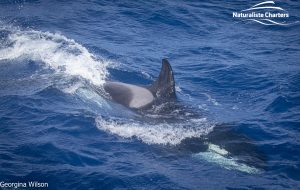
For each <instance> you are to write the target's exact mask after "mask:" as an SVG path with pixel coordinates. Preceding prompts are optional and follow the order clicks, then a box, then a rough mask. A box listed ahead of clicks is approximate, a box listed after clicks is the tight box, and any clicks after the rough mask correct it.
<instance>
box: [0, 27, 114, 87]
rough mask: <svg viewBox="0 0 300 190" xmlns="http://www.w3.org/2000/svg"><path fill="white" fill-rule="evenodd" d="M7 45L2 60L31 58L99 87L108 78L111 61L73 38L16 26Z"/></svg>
mask: <svg viewBox="0 0 300 190" xmlns="http://www.w3.org/2000/svg"><path fill="white" fill-rule="evenodd" d="M1 30H5V31H7V30H8V31H9V35H8V37H7V39H6V43H5V44H7V45H6V46H5V47H2V49H0V60H14V59H23V58H24V59H29V60H33V61H41V62H43V64H44V66H47V67H49V68H51V69H54V70H55V71H57V72H63V73H65V74H68V75H72V76H80V77H82V78H84V79H87V80H88V81H90V82H91V83H93V84H95V85H102V84H103V83H104V82H105V79H106V77H107V75H108V71H107V69H106V67H107V66H108V64H110V62H109V61H106V60H104V59H100V58H98V59H97V58H96V57H95V56H94V55H93V54H92V53H90V52H89V51H88V50H87V49H86V48H85V47H83V46H82V45H80V44H79V43H76V42H75V41H74V40H73V39H68V38H66V37H65V36H63V35H61V34H57V33H50V32H41V31H35V30H28V31H22V30H19V29H15V28H12V27H7V28H1Z"/></svg>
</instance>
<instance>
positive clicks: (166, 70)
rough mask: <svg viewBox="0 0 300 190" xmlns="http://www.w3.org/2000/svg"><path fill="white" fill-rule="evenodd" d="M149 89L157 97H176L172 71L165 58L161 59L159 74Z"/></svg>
mask: <svg viewBox="0 0 300 190" xmlns="http://www.w3.org/2000/svg"><path fill="white" fill-rule="evenodd" d="M149 90H150V91H151V92H152V93H153V94H154V95H155V96H156V97H158V98H176V94H175V81H174V76H173V71H172V67H171V65H170V63H169V61H168V60H167V59H163V60H162V66H161V70H160V73H159V76H158V78H157V79H156V81H155V82H154V83H153V84H152V85H151V86H150V87H149Z"/></svg>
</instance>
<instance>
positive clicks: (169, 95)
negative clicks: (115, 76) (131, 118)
mask: <svg viewBox="0 0 300 190" xmlns="http://www.w3.org/2000/svg"><path fill="white" fill-rule="evenodd" d="M104 90H105V92H106V93H108V94H109V96H110V97H111V99H112V100H113V101H115V102H117V103H119V104H122V105H123V106H126V107H129V108H134V109H142V108H146V107H148V106H150V105H152V104H153V103H155V102H159V101H166V100H170V99H175V98H176V94H175V81H174V76H173V71H172V67H171V65H170V63H169V61H168V60H167V59H162V67H161V71H160V74H159V76H158V78H157V80H156V81H155V82H154V83H153V84H151V85H149V86H137V85H133V84H126V83H122V82H111V81H108V82H106V83H104Z"/></svg>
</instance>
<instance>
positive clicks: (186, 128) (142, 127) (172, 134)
mask: <svg viewBox="0 0 300 190" xmlns="http://www.w3.org/2000/svg"><path fill="white" fill-rule="evenodd" d="M96 124H97V127H98V128H99V129H100V130H104V131H107V132H109V133H112V134H115V135H118V136H120V137H123V138H137V139H139V140H141V141H143V142H144V143H147V144H162V145H176V144H180V143H181V141H182V140H183V139H186V138H192V137H201V136H203V135H206V134H208V133H209V132H211V131H212V130H213V127H214V125H211V124H209V123H208V122H207V120H206V119H205V118H201V119H190V120H187V121H185V122H182V123H172V124H171V123H158V124H149V123H143V122H138V121H136V120H130V121H126V122H124V121H120V120H118V119H107V120H106V119H104V118H102V117H98V118H97V119H96Z"/></svg>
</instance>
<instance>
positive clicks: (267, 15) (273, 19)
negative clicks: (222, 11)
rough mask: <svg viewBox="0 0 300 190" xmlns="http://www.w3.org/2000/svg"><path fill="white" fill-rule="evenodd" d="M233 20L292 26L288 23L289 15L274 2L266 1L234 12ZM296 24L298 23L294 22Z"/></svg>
mask: <svg viewBox="0 0 300 190" xmlns="http://www.w3.org/2000/svg"><path fill="white" fill-rule="evenodd" d="M232 17H233V18H239V19H242V20H243V21H253V22H257V23H260V24H263V25H282V26H284V25H290V24H293V23H288V22H287V19H289V17H290V15H289V13H288V12H287V11H286V10H285V9H283V8H281V7H278V6H275V2H274V1H264V2H261V3H258V4H256V5H253V6H252V7H250V8H249V9H244V10H241V11H240V12H233V13H232ZM294 23H296V22H294Z"/></svg>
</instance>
